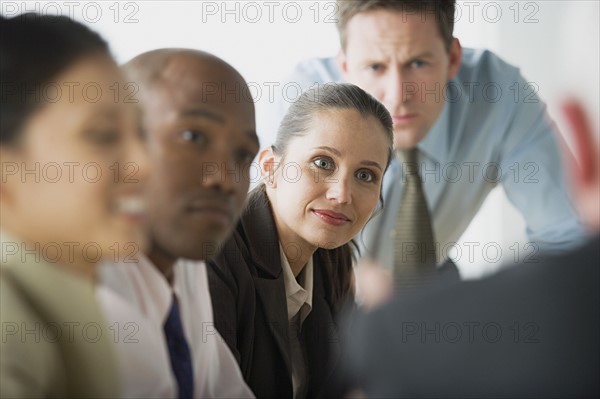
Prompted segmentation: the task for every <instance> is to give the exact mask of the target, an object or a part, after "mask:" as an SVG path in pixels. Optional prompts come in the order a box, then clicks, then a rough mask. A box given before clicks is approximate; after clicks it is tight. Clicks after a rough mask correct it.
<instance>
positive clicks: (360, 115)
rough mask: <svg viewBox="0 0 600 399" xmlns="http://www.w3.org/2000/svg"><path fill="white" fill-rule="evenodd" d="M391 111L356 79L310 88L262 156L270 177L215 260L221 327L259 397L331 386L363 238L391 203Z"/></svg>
mask: <svg viewBox="0 0 600 399" xmlns="http://www.w3.org/2000/svg"><path fill="white" fill-rule="evenodd" d="M391 154H392V119H391V117H390V115H389V113H388V111H387V110H386V109H385V108H384V106H383V105H381V104H380V103H379V102H378V101H377V100H375V99H374V98H373V97H371V96H370V95H369V94H367V93H366V92H364V91H363V90H362V89H360V88H359V87H357V86H354V85H349V84H327V85H323V86H319V87H315V88H313V89H311V90H308V91H307V92H305V93H304V94H303V95H302V96H301V97H300V98H299V100H298V101H296V102H295V103H294V104H292V105H291V107H290V108H289V110H288V113H287V114H286V116H285V117H284V119H283V121H282V123H281V126H280V128H279V132H278V135H277V139H276V141H275V144H274V145H273V146H271V147H268V148H266V149H264V150H263V151H262V152H261V153H260V155H259V164H260V169H261V173H262V176H263V181H264V183H263V184H261V185H260V186H259V187H258V188H256V189H255V190H254V191H253V192H251V193H250V195H249V198H248V204H247V208H246V210H245V212H244V214H243V215H242V217H241V220H240V222H239V224H238V226H237V228H236V230H235V232H234V235H233V237H232V238H231V239H230V240H229V241H228V242H227V243H226V244H225V245H224V247H223V248H222V250H221V252H220V253H219V255H217V257H216V258H215V259H214V261H213V262H212V263H211V267H209V282H210V289H211V296H212V303H213V308H214V312H213V313H214V317H215V324H216V327H217V330H218V331H219V332H220V333H221V335H222V336H223V337H224V339H225V340H226V342H227V344H228V345H229V347H230V348H231V350H232V351H233V353H234V355H235V356H236V358H237V360H238V362H239V364H240V366H241V369H242V373H243V374H244V377H245V379H246V381H247V382H248V384H249V386H250V387H251V388H252V389H253V391H254V393H255V394H256V396H257V397H259V398H292V397H293V398H305V397H317V396H320V395H321V396H322V395H323V394H324V392H325V391H324V388H326V385H327V384H328V380H330V377H331V375H332V373H333V371H334V369H335V366H336V354H335V352H336V349H337V348H336V347H337V345H338V341H337V331H336V322H337V317H338V315H339V313H340V311H341V309H342V308H343V307H344V305H345V304H347V303H352V300H353V288H352V287H353V277H352V275H353V272H352V262H353V255H354V254H353V248H354V247H353V245H352V238H353V237H354V236H356V234H357V233H358V232H359V231H360V230H361V229H362V228H363V227H364V225H365V223H366V222H367V221H368V220H369V218H370V217H371V216H372V215H373V212H374V210H375V208H376V205H377V202H378V201H381V182H382V178H383V174H384V172H385V170H386V169H387V165H388V164H389V161H390V158H391Z"/></svg>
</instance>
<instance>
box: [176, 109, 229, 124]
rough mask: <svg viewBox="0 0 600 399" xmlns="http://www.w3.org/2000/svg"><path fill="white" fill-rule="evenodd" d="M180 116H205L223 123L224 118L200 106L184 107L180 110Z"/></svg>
mask: <svg viewBox="0 0 600 399" xmlns="http://www.w3.org/2000/svg"><path fill="white" fill-rule="evenodd" d="M181 115H182V116H192V117H196V118H198V117H199V118H207V119H210V120H212V121H214V122H217V123H220V124H225V119H224V118H223V117H222V116H221V115H218V114H216V113H214V112H211V111H209V110H206V109H202V108H189V109H184V110H183V111H182V112H181Z"/></svg>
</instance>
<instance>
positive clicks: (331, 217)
mask: <svg viewBox="0 0 600 399" xmlns="http://www.w3.org/2000/svg"><path fill="white" fill-rule="evenodd" d="M313 213H314V214H315V215H317V216H318V217H319V218H320V219H321V220H322V221H324V222H325V223H327V224H330V225H333V226H341V225H343V224H346V223H349V222H350V219H349V218H348V217H347V216H346V215H344V214H343V213H338V212H334V211H329V210H326V209H313Z"/></svg>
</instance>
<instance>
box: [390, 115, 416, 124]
mask: <svg viewBox="0 0 600 399" xmlns="http://www.w3.org/2000/svg"><path fill="white" fill-rule="evenodd" d="M416 117H417V114H404V115H394V116H393V117H392V119H393V120H394V123H406V122H410V121H411V120H413V119H414V118H416Z"/></svg>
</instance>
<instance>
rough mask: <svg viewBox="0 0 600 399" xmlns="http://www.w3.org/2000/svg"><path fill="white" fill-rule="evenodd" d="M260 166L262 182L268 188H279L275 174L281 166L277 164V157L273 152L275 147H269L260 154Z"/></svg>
mask: <svg viewBox="0 0 600 399" xmlns="http://www.w3.org/2000/svg"><path fill="white" fill-rule="evenodd" d="M258 164H259V166H260V173H261V175H262V180H263V181H264V182H265V184H266V185H267V187H271V188H277V182H276V181H275V172H276V171H277V168H278V166H279V164H278V162H277V156H276V155H275V152H273V147H267V148H265V149H263V150H262V151H261V152H260V153H259V154H258Z"/></svg>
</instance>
